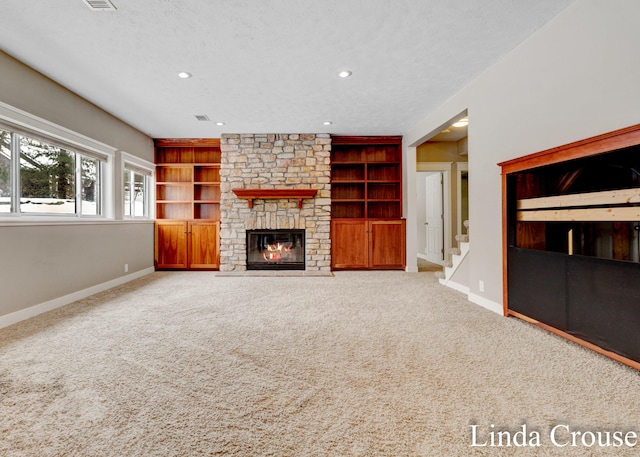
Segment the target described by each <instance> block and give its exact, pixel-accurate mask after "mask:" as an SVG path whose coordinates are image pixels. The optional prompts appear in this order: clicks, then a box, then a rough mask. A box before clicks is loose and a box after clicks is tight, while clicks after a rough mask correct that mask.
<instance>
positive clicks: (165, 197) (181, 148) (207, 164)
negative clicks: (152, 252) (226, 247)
mask: <svg viewBox="0 0 640 457" xmlns="http://www.w3.org/2000/svg"><path fill="white" fill-rule="evenodd" d="M155 162H156V219H157V221H156V268H159V269H160V268H217V267H218V245H217V244H218V231H219V221H220V162H221V152H220V140H219V139H217V138H211V139H209V138H206V139H182V138H178V139H157V140H155ZM181 234H184V237H182V235H181Z"/></svg>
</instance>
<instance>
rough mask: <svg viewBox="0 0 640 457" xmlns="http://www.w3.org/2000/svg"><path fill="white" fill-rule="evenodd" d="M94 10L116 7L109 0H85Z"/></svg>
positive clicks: (107, 9)
mask: <svg viewBox="0 0 640 457" xmlns="http://www.w3.org/2000/svg"><path fill="white" fill-rule="evenodd" d="M84 3H85V5H87V6H88V7H89V9H91V10H92V11H115V10H116V7H115V6H114V5H113V3H111V2H110V1H109V0H84Z"/></svg>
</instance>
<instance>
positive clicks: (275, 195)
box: [233, 189, 318, 208]
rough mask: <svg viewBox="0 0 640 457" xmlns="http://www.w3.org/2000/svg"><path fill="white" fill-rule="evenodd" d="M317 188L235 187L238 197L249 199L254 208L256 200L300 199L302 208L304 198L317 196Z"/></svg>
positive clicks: (250, 206) (299, 204)
mask: <svg viewBox="0 0 640 457" xmlns="http://www.w3.org/2000/svg"><path fill="white" fill-rule="evenodd" d="M317 192H318V190H317V189H233V193H234V194H236V195H237V196H238V198H243V199H245V200H248V201H249V208H253V201H254V200H277V199H291V200H298V208H302V200H304V199H305V198H313V197H315V195H316V193H317Z"/></svg>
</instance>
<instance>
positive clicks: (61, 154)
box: [20, 136, 75, 214]
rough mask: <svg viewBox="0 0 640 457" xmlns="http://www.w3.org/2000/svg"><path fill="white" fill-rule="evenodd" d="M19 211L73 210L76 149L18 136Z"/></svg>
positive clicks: (72, 211)
mask: <svg viewBox="0 0 640 457" xmlns="http://www.w3.org/2000/svg"><path fill="white" fill-rule="evenodd" d="M20 212H23V213H57V214H74V213H75V153H73V152H70V151H67V150H65V149H63V148H60V147H58V146H54V145H51V144H48V143H45V142H43V141H40V140H36V139H33V138H27V137H24V136H23V137H20Z"/></svg>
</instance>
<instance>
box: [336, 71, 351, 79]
mask: <svg viewBox="0 0 640 457" xmlns="http://www.w3.org/2000/svg"><path fill="white" fill-rule="evenodd" d="M338 76H340V77H341V78H348V77H349V76H351V72H350V71H349V70H343V71H341V72H340V73H338Z"/></svg>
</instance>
